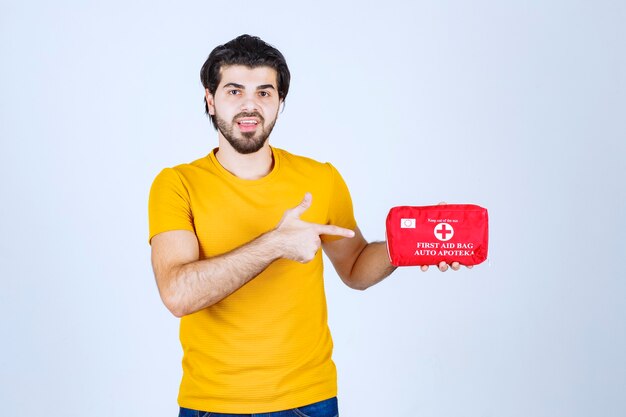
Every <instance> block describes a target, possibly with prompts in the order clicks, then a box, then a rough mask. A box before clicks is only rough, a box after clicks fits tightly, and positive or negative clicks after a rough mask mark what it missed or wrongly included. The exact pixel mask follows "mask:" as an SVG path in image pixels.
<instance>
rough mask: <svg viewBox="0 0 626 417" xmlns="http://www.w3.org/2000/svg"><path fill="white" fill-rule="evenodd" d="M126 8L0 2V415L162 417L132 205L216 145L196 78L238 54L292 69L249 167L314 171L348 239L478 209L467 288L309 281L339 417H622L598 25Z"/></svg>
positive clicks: (608, 31) (594, 4)
mask: <svg viewBox="0 0 626 417" xmlns="http://www.w3.org/2000/svg"><path fill="white" fill-rule="evenodd" d="M129 3H131V2H123V1H115V0H113V1H109V2H93V3H91V4H90V3H88V2H82V1H81V2H78V1H77V2H74V3H72V2H68V1H65V2H63V1H61V2H17V1H9V2H8V1H4V0H3V1H2V3H0V56H1V65H0V140H1V146H2V147H1V152H0V175H1V178H2V181H1V182H0V184H1V194H0V202H1V204H0V230H1V233H0V279H1V286H0V288H1V291H0V317H2V319H1V321H0V323H1V328H0V331H1V334H2V342H1V343H0V369H2V371H1V372H0V414H2V415H7V416H9V415H27V414H29V415H30V414H33V415H39V414H40V413H41V414H45V415H50V416H64V417H69V416H79V415H84V414H86V413H88V414H89V415H91V416H94V417H95V416H106V417H109V416H129V415H146V416H147V415H154V416H174V415H176V413H177V405H176V395H177V390H178V383H179V380H180V375H181V371H180V360H181V349H180V346H179V343H178V327H177V326H178V321H177V320H176V319H175V318H174V317H173V316H171V315H170V314H169V313H168V312H167V311H166V309H165V307H163V306H162V304H161V302H160V300H159V298H158V294H157V290H156V285H155V284H154V279H153V277H152V271H151V268H150V262H149V253H150V251H149V246H148V244H147V196H148V190H149V186H150V184H151V182H152V179H153V178H154V176H155V175H156V174H157V173H158V171H159V170H160V169H161V168H163V167H165V166H172V165H176V164H178V163H182V162H188V161H191V160H193V159H196V158H198V157H200V156H203V155H205V154H206V153H208V152H209V150H210V149H211V148H212V147H214V146H215V144H216V136H215V133H214V131H213V130H212V128H211V127H210V125H209V123H208V122H207V120H206V118H205V116H204V115H203V103H202V93H203V91H202V87H201V85H200V82H199V77H198V73H199V69H200V66H201V65H202V63H203V62H204V60H205V58H206V56H207V55H208V54H209V52H210V51H211V49H212V48H213V47H214V46H216V45H218V44H221V43H224V42H226V41H228V40H230V39H232V38H234V37H235V36H237V35H239V34H241V33H250V34H255V35H259V36H261V37H262V38H264V39H265V40H266V41H268V42H270V43H272V44H274V45H275V46H277V47H278V48H279V49H280V50H281V51H282V52H283V53H284V54H285V56H286V58H287V60H288V63H289V65H290V68H291V71H292V75H293V83H292V87H291V91H290V93H289V97H288V99H287V106H286V110H285V111H284V113H282V114H281V116H280V118H279V122H278V124H277V127H276V129H275V131H274V134H273V135H272V138H271V143H273V144H274V145H275V146H278V147H283V148H286V149H288V150H290V151H292V152H294V153H300V154H305V155H308V156H312V157H314V158H317V159H319V160H323V161H331V162H333V163H334V164H335V165H336V166H337V167H338V168H339V169H340V171H341V172H342V174H343V176H344V177H345V179H346V181H347V183H348V185H349V186H350V188H351V192H352V195H353V199H354V203H355V210H356V215H357V219H358V220H359V223H360V227H361V229H362V230H363V231H364V233H365V235H366V237H367V238H369V239H372V240H380V239H382V238H384V219H385V216H386V214H387V211H388V210H389V208H390V207H392V206H395V205H403V204H409V205H425V204H432V203H437V202H439V201H441V200H445V201H448V202H456V203H476V204H480V205H482V206H484V207H487V208H488V209H489V211H490V219H491V224H490V228H491V242H490V243H491V246H490V261H489V263H485V264H483V265H481V266H479V267H476V268H474V269H473V270H471V271H470V270H463V271H460V272H456V273H453V272H447V273H445V274H441V273H440V272H438V271H435V270H434V269H433V270H431V271H429V272H427V273H422V272H420V271H419V269H417V268H405V269H402V270H398V271H397V272H396V273H395V274H394V275H393V276H392V277H390V278H389V279H388V280H386V281H384V282H383V283H381V284H380V285H378V286H376V287H374V288H372V289H370V290H368V291H366V292H364V293H361V292H355V291H352V290H350V289H348V288H347V287H345V286H343V285H342V284H340V281H339V279H338V278H337V276H336V275H335V274H334V272H333V271H331V269H332V268H330V267H329V268H328V271H329V273H328V274H327V277H326V281H327V292H328V300H329V310H330V324H331V329H332V330H333V334H334V339H335V360H336V362H337V365H338V368H339V375H340V376H339V384H340V393H339V397H340V400H339V401H340V408H341V412H342V415H343V416H347V417H350V416H377V415H386V416H418V415H419V416H452V415H462V416H477V417H478V416H480V417H488V416H494V417H495V416H498V417H500V416H534V417H539V416H551V417H552V416H568V417H573V416H592V415H594V416H595V415H602V416H622V415H624V414H625V413H626V399H625V398H626V397H624V395H623V394H624V391H625V389H626V357H625V355H624V352H626V332H625V330H626V307H625V306H624V296H625V295H626V284H625V281H624V276H626V274H625V272H624V260H625V258H626V256H625V255H626V245H625V243H624V242H625V239H624V233H625V232H626V221H625V218H624V214H625V209H626V191H625V187H624V184H623V179H624V178H625V177H626V172H625V171H626V169H625V166H626V158H625V156H624V154H625V151H626V144H625V140H626V126H625V124H626V123H625V120H626V118H625V117H624V116H625V114H626V95H625V93H626V84H625V80H624V74H625V73H626V67H625V56H626V54H625V52H624V51H626V47H625V46H626V45H625V43H624V39H626V29H625V26H624V21H625V19H626V7H625V6H624V3H623V2H619V1H608V0H603V1H586V2H584V1H549V2H545V1H529V2H494V1H480V0H479V1H475V2H463V1H449V0H448V1H438V2H425V1H415V2H409V1H406V2H399V1H393V0H392V1H385V2H381V3H372V4H370V3H368V2H360V1H359V2H356V1H355V2H351V3H349V2H337V1H333V2H330V1H318V2H309V3H310V4H308V5H299V4H298V5H297V2H286V1H285V2H283V3H276V4H274V3H270V2H264V3H262V2H251V3H245V2H244V3H235V2H223V4H222V5H215V4H211V3H212V2H179V3H180V4H176V5H174V2H163V1H161V2H159V1H150V2H148V1H144V2H132V3H133V4H129Z"/></svg>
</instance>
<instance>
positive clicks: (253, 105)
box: [241, 94, 258, 112]
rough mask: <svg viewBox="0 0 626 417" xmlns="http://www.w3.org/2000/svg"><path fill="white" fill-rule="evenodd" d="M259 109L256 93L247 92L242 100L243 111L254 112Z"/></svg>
mask: <svg viewBox="0 0 626 417" xmlns="http://www.w3.org/2000/svg"><path fill="white" fill-rule="evenodd" d="M257 110H258V103H257V101H256V97H255V95H254V94H246V95H245V97H244V98H243V100H242V101H241V111H245V112H253V111H257Z"/></svg>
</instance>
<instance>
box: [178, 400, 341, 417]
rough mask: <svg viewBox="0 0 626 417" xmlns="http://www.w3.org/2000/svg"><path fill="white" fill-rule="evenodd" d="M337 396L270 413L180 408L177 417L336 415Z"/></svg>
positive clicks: (324, 416)
mask: <svg viewBox="0 0 626 417" xmlns="http://www.w3.org/2000/svg"><path fill="white" fill-rule="evenodd" d="M338 416H339V409H338V408H337V397H333V398H329V399H327V400H324V401H320V402H318V403H313V404H309V405H305V406H304V407H298V408H292V409H291V410H283V411H274V412H272V413H257V414H222V413H212V412H210V411H199V410H191V409H189V408H184V407H181V408H180V413H179V414H178V417H338Z"/></svg>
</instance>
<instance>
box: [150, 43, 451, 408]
mask: <svg viewBox="0 0 626 417" xmlns="http://www.w3.org/2000/svg"><path fill="white" fill-rule="evenodd" d="M201 80H202V83H203V85H204V87H205V103H206V108H205V110H206V112H207V113H208V114H209V115H210V118H211V122H212V124H213V125H214V127H215V128H216V129H217V131H218V143H219V147H218V148H215V149H214V150H213V151H212V152H211V153H209V155H207V156H206V157H204V158H201V159H198V160H196V161H194V162H192V163H190V164H183V165H179V166H176V167H174V168H167V169H164V170H163V171H162V172H161V173H160V174H159V175H158V176H157V177H156V179H155V180H154V183H153V185H152V188H151V192H150V203H149V210H150V243H151V245H152V265H153V268H154V274H155V277H156V281H157V285H158V288H159V292H160V295H161V298H162V300H163V302H164V304H165V305H166V306H167V308H168V309H169V310H170V311H171V312H172V313H173V314H174V315H175V316H177V317H180V318H181V324H180V326H181V327H180V339H181V344H182V347H183V351H184V357H183V379H182V382H181V386H180V392H179V397H178V402H179V405H180V407H181V409H180V416H192V415H193V416H198V415H205V414H203V413H208V414H206V415H211V416H220V415H233V414H236V415H241V414H244V415H245V414H247V415H254V414H255V413H256V414H259V413H265V414H263V415H264V416H266V415H267V416H310V417H318V416H319V417H326V416H329V417H332V416H336V415H338V411H337V400H336V393H337V382H336V370H335V365H334V363H333V361H332V359H331V354H332V340H331V336H330V332H329V329H328V325H327V316H326V299H325V294H324V286H323V277H322V255H321V252H320V251H319V248H320V246H321V247H322V249H323V250H324V252H325V253H326V254H327V256H328V258H329V259H330V260H331V262H332V263H333V266H334V267H335V269H336V271H337V273H338V274H339V276H340V277H341V279H342V280H343V281H344V282H345V283H346V285H348V286H349V287H351V288H355V289H361V290H363V289H366V288H368V287H370V286H372V285H374V284H376V283H377V282H379V281H381V280H382V279H384V278H385V277H386V276H388V275H389V274H391V273H392V272H393V270H394V267H393V266H391V264H390V263H389V259H388V255H387V248H386V243H385V242H377V243H367V242H366V241H365V239H364V238H363V235H362V234H361V232H360V231H359V228H358V227H357V225H356V221H355V219H354V215H353V210H352V202H351V199H350V194H349V192H348V188H347V187H346V184H345V183H344V181H343V179H342V178H341V176H340V174H339V172H338V171H337V170H336V169H335V168H334V167H333V166H332V165H330V164H328V163H326V164H323V163H319V162H316V161H313V160H311V159H308V158H304V157H301V156H296V155H292V154H290V153H288V152H286V151H284V150H280V149H276V148H273V147H271V146H270V145H269V142H268V138H269V136H270V133H271V131H272V128H273V127H274V124H275V122H276V119H277V117H278V111H279V108H280V106H281V105H282V104H283V103H284V100H285V98H286V97H287V93H288V90H289V81H290V74H289V69H288V68H287V64H286V62H285V59H284V57H283V55H282V54H281V53H280V52H279V51H278V50H276V49H275V48H274V47H272V46H270V45H268V44H266V43H265V42H263V41H262V40H261V39H259V38H257V37H251V36H248V35H242V36H239V37H238V38H236V39H234V40H232V41H230V42H228V43H226V44H224V45H221V46H218V47H217V48H215V49H214V50H213V51H212V52H211V54H210V55H209V57H208V59H207V61H206V62H205V64H204V65H203V67H202V70H201ZM446 268H447V265H445V264H443V265H440V269H442V270H445V269H446ZM422 269H424V270H425V269H426V268H422ZM453 269H458V264H456V263H455V264H453Z"/></svg>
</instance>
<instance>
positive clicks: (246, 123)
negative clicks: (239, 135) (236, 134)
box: [237, 119, 259, 132]
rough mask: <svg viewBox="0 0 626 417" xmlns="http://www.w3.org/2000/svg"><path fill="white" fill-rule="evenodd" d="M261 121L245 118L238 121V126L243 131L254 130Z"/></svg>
mask: <svg viewBox="0 0 626 417" xmlns="http://www.w3.org/2000/svg"><path fill="white" fill-rule="evenodd" d="M258 124H259V121H258V120H256V119H243V120H239V121H237V126H239V130H240V131H241V132H253V131H255V130H256V128H257V125H258Z"/></svg>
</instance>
